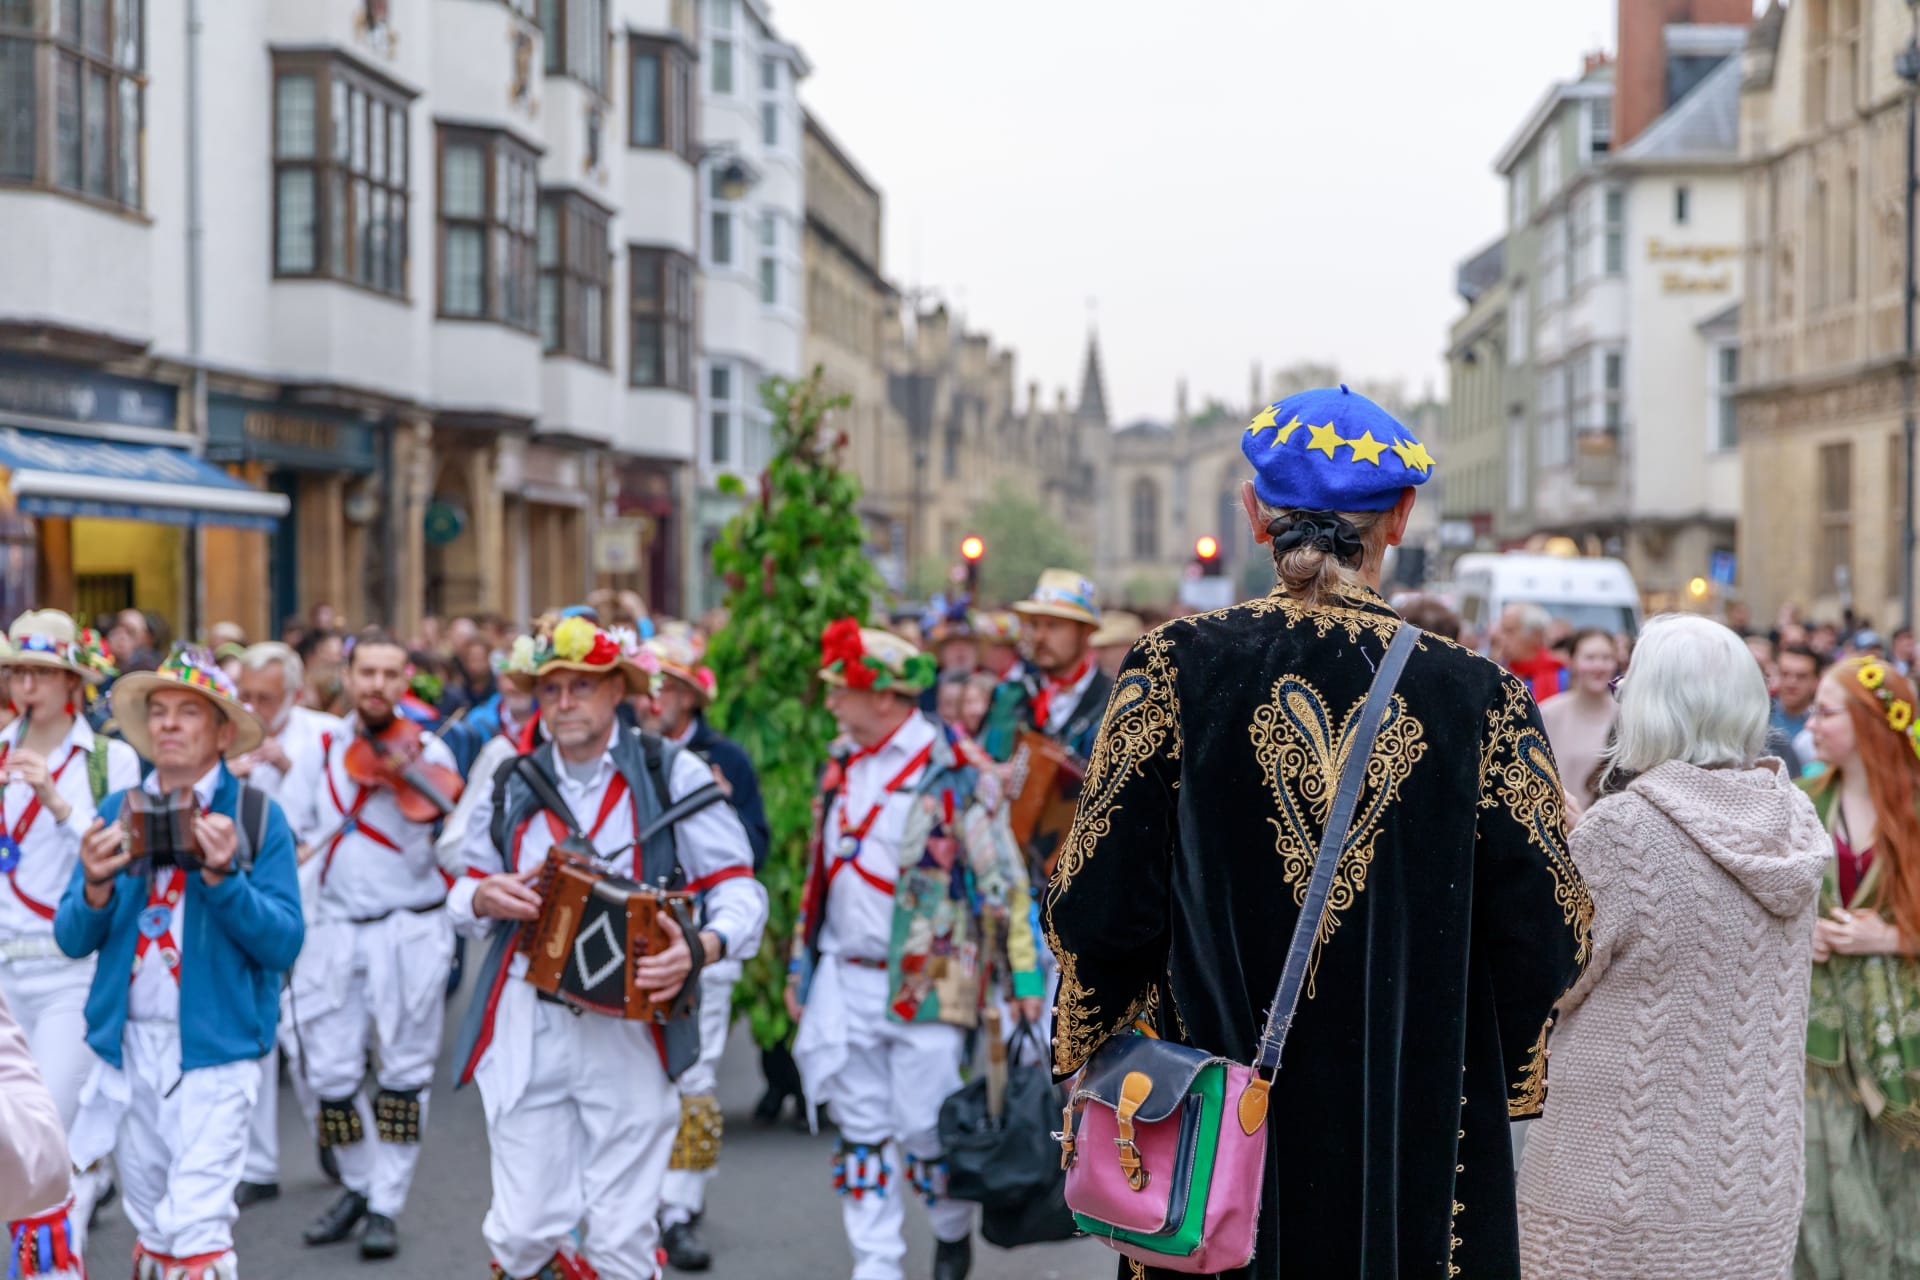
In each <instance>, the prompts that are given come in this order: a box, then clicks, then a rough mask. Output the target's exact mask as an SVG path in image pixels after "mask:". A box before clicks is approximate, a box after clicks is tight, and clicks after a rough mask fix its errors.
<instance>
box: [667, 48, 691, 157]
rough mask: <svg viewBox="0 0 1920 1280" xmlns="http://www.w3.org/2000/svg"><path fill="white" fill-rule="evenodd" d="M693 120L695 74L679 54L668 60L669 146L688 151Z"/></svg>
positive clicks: (680, 150)
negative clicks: (688, 134) (690, 125)
mask: <svg viewBox="0 0 1920 1280" xmlns="http://www.w3.org/2000/svg"><path fill="white" fill-rule="evenodd" d="M692 118H693V73H692V70H691V68H689V67H688V65H687V60H686V59H685V58H684V57H683V56H681V55H678V54H675V55H672V56H670V57H669V58H668V59H667V120H668V124H667V146H669V147H671V148H672V149H673V150H675V151H679V152H685V151H686V150H687V126H688V121H690V120H691V119H692Z"/></svg>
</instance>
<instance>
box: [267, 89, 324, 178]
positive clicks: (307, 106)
mask: <svg viewBox="0 0 1920 1280" xmlns="http://www.w3.org/2000/svg"><path fill="white" fill-rule="evenodd" d="M313 106H314V102H313V77H312V76H282V77H281V78H280V83H279V84H277V85H275V86H274V109H275V112H276V115H275V118H274V135H273V146H274V154H276V155H278V156H279V157H280V158H281V159H282V160H310V159H312V158H313V143H314V136H313V130H314V112H313Z"/></svg>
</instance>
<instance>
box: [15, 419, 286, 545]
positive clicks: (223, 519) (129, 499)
mask: <svg viewBox="0 0 1920 1280" xmlns="http://www.w3.org/2000/svg"><path fill="white" fill-rule="evenodd" d="M0 466H4V467H5V468H7V471H8V472H9V476H8V481H7V488H8V490H9V491H10V492H11V493H12V494H13V496H14V500H15V505H16V506H17V507H18V508H19V509H20V510H21V511H23V512H26V513H27V514H28V515H36V516H91V517H96V518H101V519H110V520H148V521H152V522H154V523H157V524H177V525H201V524H218V525H229V526H232V527H234V528H240V529H257V530H261V531H263V532H267V533H272V532H273V531H275V530H276V529H278V528H279V523H280V517H282V516H284V515H286V514H287V511H288V509H289V506H290V504H289V502H288V501H287V497H286V495H285V494H280V493H263V492H262V491H260V490H258V489H254V488H250V487H249V486H248V485H247V484H246V483H245V482H243V481H241V480H237V479H235V478H234V477H233V476H230V475H228V474H227V473H226V472H224V471H222V470H221V469H220V468H218V467H216V466H214V465H213V464H212V463H210V462H206V461H203V460H202V459H200V458H196V457H195V456H194V455H192V454H191V453H188V452H187V451H186V450H185V449H176V448H173V447H171V446H168V445H148V444H120V443H117V442H114V441H110V440H90V439H84V438H81V437H77V436H66V435H58V434H55V433H53V432H48V431H22V430H21V429H19V428H18V427H0Z"/></svg>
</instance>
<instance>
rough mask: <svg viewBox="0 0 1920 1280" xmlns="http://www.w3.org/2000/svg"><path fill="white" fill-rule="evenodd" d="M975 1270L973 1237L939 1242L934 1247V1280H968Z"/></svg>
mask: <svg viewBox="0 0 1920 1280" xmlns="http://www.w3.org/2000/svg"><path fill="white" fill-rule="evenodd" d="M972 1270H973V1237H972V1236H971V1235H969V1236H967V1237H966V1238H964V1239H961V1240H939V1241H936V1242H935V1243H934V1246H933V1280H967V1273H968V1272H969V1271H972Z"/></svg>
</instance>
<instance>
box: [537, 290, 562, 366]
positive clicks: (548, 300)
mask: <svg viewBox="0 0 1920 1280" xmlns="http://www.w3.org/2000/svg"><path fill="white" fill-rule="evenodd" d="M559 347H560V277H559V276H541V277H540V349H541V350H543V351H557V350H558V349H559Z"/></svg>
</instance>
